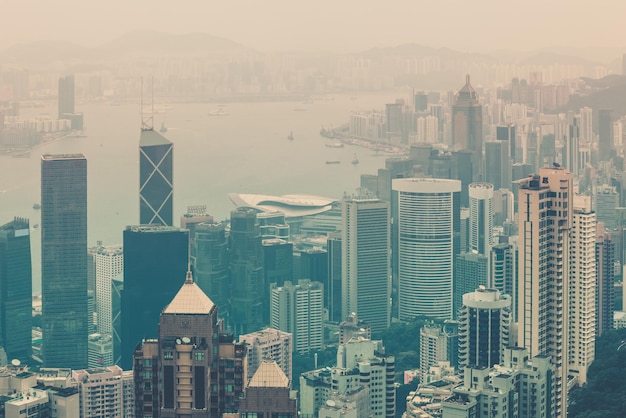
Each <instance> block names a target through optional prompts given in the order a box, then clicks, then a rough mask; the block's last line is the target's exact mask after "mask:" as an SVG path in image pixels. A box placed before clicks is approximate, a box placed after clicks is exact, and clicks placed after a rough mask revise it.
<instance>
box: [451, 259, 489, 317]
mask: <svg viewBox="0 0 626 418" xmlns="http://www.w3.org/2000/svg"><path fill="white" fill-rule="evenodd" d="M454 267H455V269H454V286H453V287H454V317H456V316H457V314H458V312H459V309H461V308H462V307H463V295H465V294H466V293H471V292H473V291H474V290H476V289H477V288H478V287H479V286H486V285H487V281H488V280H489V257H487V256H485V255H482V254H478V253H476V252H469V253H461V254H459V255H457V256H456V258H455V263H454Z"/></svg>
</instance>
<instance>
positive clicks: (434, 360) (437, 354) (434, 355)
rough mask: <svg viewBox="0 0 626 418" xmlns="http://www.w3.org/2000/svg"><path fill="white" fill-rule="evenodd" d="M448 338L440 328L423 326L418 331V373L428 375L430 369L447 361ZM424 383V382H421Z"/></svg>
mask: <svg viewBox="0 0 626 418" xmlns="http://www.w3.org/2000/svg"><path fill="white" fill-rule="evenodd" d="M450 342H451V341H449V339H448V336H447V335H446V333H445V332H444V331H443V329H442V328H441V327H440V326H437V325H425V326H424V327H422V329H421V330H420V347H419V350H420V372H421V374H422V377H424V376H426V375H428V373H429V371H430V368H431V367H432V366H436V365H437V364H439V363H440V362H442V361H449V360H450V359H449V345H450ZM422 382H425V380H422Z"/></svg>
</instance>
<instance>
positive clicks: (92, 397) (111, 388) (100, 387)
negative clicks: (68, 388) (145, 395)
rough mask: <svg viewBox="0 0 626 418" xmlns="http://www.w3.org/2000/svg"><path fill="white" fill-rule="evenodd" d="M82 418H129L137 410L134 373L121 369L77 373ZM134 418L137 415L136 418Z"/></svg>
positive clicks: (75, 374) (106, 368) (97, 368)
mask: <svg viewBox="0 0 626 418" xmlns="http://www.w3.org/2000/svg"><path fill="white" fill-rule="evenodd" d="M72 377H73V378H74V380H75V381H76V383H77V385H78V395H79V397H80V416H81V418H91V417H92V418H96V417H125V418H126V417H127V415H124V413H125V412H127V411H132V410H133V407H134V390H133V389H134V388H133V372H132V371H130V370H129V371H122V369H121V368H119V367H118V366H110V367H102V366H101V367H95V368H90V369H87V370H73V371H72ZM132 416H134V414H133V415H132Z"/></svg>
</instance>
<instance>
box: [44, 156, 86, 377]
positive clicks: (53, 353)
mask: <svg viewBox="0 0 626 418" xmlns="http://www.w3.org/2000/svg"><path fill="white" fill-rule="evenodd" d="M87 281H88V279H87V159H85V157H84V156H83V155H82V154H62V155H50V154H46V155H43V156H42V157H41V287H42V299H43V300H42V315H43V318H42V319H43V324H42V325H43V330H42V331H43V362H44V365H45V366H46V367H70V368H73V369H82V368H85V367H87V336H88V324H87V322H88V318H87V317H88V315H87V312H88V309H87Z"/></svg>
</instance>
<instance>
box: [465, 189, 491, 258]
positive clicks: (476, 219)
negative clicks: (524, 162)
mask: <svg viewBox="0 0 626 418" xmlns="http://www.w3.org/2000/svg"><path fill="white" fill-rule="evenodd" d="M469 203H470V207H469V209H470V222H469V223H470V230H469V249H470V251H473V252H477V253H478V254H482V255H488V254H489V250H490V249H491V246H492V245H493V184H489V183H472V184H470V185H469Z"/></svg>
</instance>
